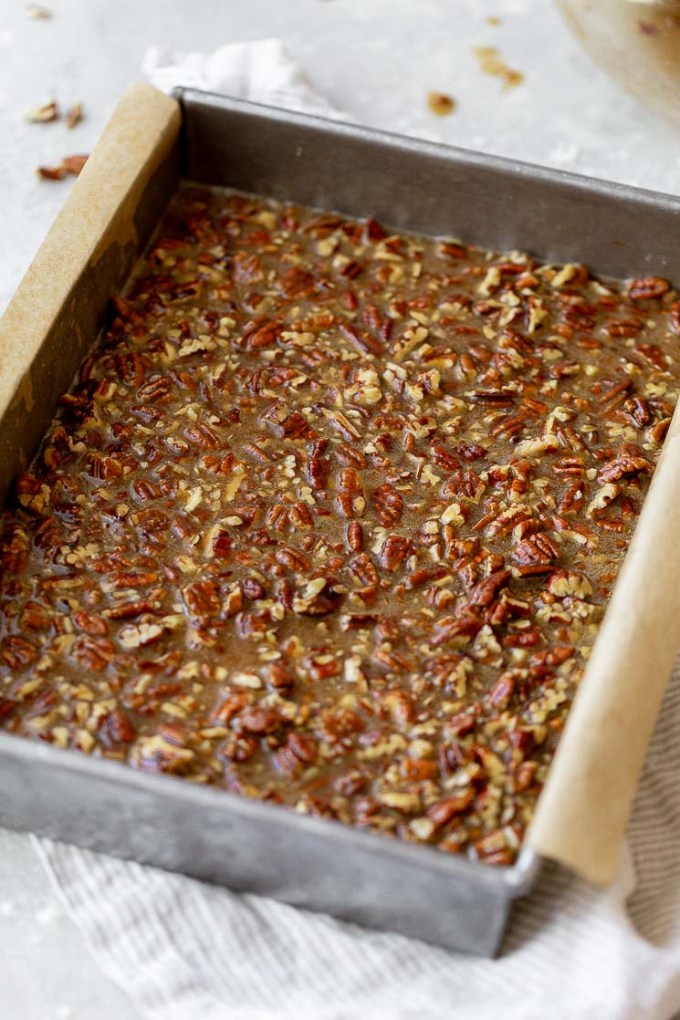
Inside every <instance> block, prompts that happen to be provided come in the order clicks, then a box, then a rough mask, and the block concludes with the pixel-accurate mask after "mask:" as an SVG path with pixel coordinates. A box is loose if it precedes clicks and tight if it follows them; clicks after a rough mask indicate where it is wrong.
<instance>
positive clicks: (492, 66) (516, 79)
mask: <svg viewBox="0 0 680 1020" xmlns="http://www.w3.org/2000/svg"><path fill="white" fill-rule="evenodd" d="M474 54H475V56H476V57H477V60H478V62H479V66H480V68H481V69H482V71H483V72H484V73H485V74H490V75H492V76H493V77H494V78H501V79H502V80H503V82H504V85H505V88H512V87H513V86H514V85H519V84H520V83H521V82H522V81H524V75H523V74H522V72H521V71H514V70H513V69H512V68H510V67H508V66H507V64H506V63H505V62H504V60H503V59H502V57H501V55H500V53H499V52H498V50H497V48H496V47H495V46H477V47H476V48H475V50H474Z"/></svg>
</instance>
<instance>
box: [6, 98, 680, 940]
mask: <svg viewBox="0 0 680 1020" xmlns="http://www.w3.org/2000/svg"><path fill="white" fill-rule="evenodd" d="M178 98H179V99H180V101H181V104H182V107H183V115H184V126H183V135H182V158H183V170H184V174H185V176H186V177H188V178H190V179H193V180H196V181H200V182H204V183H211V184H222V185H230V186H233V187H238V188H242V189H244V190H247V191H251V192H259V193H262V194H268V195H271V196H273V197H278V198H284V199H290V200H293V201H297V202H302V203H307V204H311V205H316V206H319V207H326V208H329V209H335V210H339V211H342V212H346V213H348V214H350V215H355V216H356V215H374V216H376V217H377V218H379V219H382V220H383V221H384V222H385V223H388V224H391V225H393V226H394V227H397V228H402V229H408V230H415V231H422V232H425V233H433V234H439V235H442V234H444V235H460V236H462V237H463V238H465V239H466V240H468V241H477V242H479V243H483V244H486V245H490V246H494V247H499V248H514V247H518V248H523V249H530V250H532V251H534V252H536V253H537V254H539V255H541V256H542V257H544V258H553V257H554V258H555V259H559V260H561V261H567V260H579V261H585V262H588V263H589V264H590V265H591V266H593V267H594V268H596V269H598V270H599V271H600V272H608V273H612V274H615V275H620V276H626V275H631V274H638V273H644V272H655V273H662V274H665V275H671V276H676V277H678V276H680V246H678V245H677V240H676V234H677V230H678V225H679V224H680V218H679V217H680V200H677V199H673V198H668V197H666V196H659V195H655V194H651V193H647V192H638V191H634V190H632V189H629V188H622V187H618V186H614V185H609V184H603V183H602V182H597V181H589V180H586V179H583V178H578V177H574V176H572V175H568V174H563V173H556V172H552V171H547V170H541V169H539V168H535V167H530V166H527V165H524V164H518V163H512V162H510V161H507V160H500V159H496V158H492V157H486V156H480V155H477V154H475V153H469V152H463V151H460V150H455V149H448V148H443V147H439V146H435V145H431V144H429V143H425V142H418V141H414V140H410V139H405V138H399V137H396V136H389V135H385V134H381V133H378V132H373V131H368V130H366V129H363V128H356V127H351V126H348V125H345V124H337V123H332V122H331V123H329V122H326V121H322V120H318V119H316V118H313V117H308V116H305V115H302V114H292V113H287V112H283V111H281V110H275V109H270V108H267V107H262V106H257V105H254V104H249V103H243V102H240V101H235V100H228V99H224V98H221V97H213V96H207V95H204V94H201V93H198V92H195V91H181V92H179V93H178ZM164 187H165V185H163V184H162V183H160V182H159V184H158V188H159V189H161V193H159V191H158V190H157V191H156V193H155V198H154V201H155V203H156V204H157V205H158V207H159V208H160V206H161V205H162V201H161V199H162V198H163V196H164V195H165V192H164V191H163V188H164ZM151 194H152V195H153V194H154V192H153V189H151ZM142 213H143V210H140V215H141V214H142ZM100 282H101V281H100ZM76 296H77V295H76ZM101 310H102V309H99V310H98V312H99V313H101ZM95 311H96V310H95ZM95 318H96V315H95V312H93V317H92V321H94V319H95ZM92 339H94V334H93V335H92ZM79 358H80V355H79V354H78V360H79ZM76 367H77V364H76V362H75V361H74V363H73V365H72V370H73V371H75V369H76ZM0 774H1V776H2V794H1V795H0V824H2V825H6V826H9V827H11V828H16V829H29V830H32V831H34V832H38V833H41V834H43V835H48V836H52V837H54V838H58V839H64V840H67V841H69V842H73V843H78V844H80V845H82V846H88V847H92V848H94V849H99V850H104V851H106V852H108V853H112V854H116V855H118V856H121V857H129V858H133V859H136V860H140V861H144V862H147V863H150V864H154V865H157V866H159V867H162V868H167V869H170V870H176V871H182V872H185V873H187V874H189V875H194V876H196V877H199V878H203V879H207V880H209V881H214V882H218V883H222V884H225V885H228V886H230V887H231V888H234V889H240V890H249V891H252V892H257V893H262V894H265V895H271V896H274V897H276V898H278V899H281V900H284V901H286V902H288V903H292V904H295V905H297V906H302V907H306V908H309V909H312V910H323V911H328V912H329V913H332V914H335V915H337V916H339V917H343V918H347V919H349V920H352V921H356V922H359V923H361V924H366V925H369V926H372V927H378V928H384V929H389V930H393V931H398V932H402V933H404V934H407V935H411V936H414V937H418V938H422V939H425V940H427V941H431V942H435V943H438V944H440V945H443V946H447V947H450V948H455V949H462V950H466V951H471V952H477V953H483V954H486V955H493V954H494V953H495V952H496V951H497V949H498V946H499V944H500V940H501V938H502V934H503V930H504V927H505V923H506V920H507V916H508V912H509V908H510V905H511V903H512V901H513V899H515V898H517V897H518V896H521V895H524V894H525V893H527V892H528V891H529V890H530V889H531V888H532V887H533V885H534V884H535V881H536V877H537V874H538V870H539V866H540V862H539V861H538V860H537V858H536V856H535V855H534V854H533V853H532V852H531V851H525V852H524V853H523V854H522V857H521V858H520V860H519V862H518V863H517V864H516V865H515V866H514V867H512V868H498V869H494V868H489V867H484V866H481V865H474V864H472V863H470V862H469V861H467V860H464V859H459V858H457V857H452V856H450V855H447V854H443V853H441V852H439V851H437V850H433V849H431V848H428V847H422V846H413V845H408V844H404V843H399V842H397V841H394V840H389V839H387V838H383V837H380V836H375V835H372V834H368V833H362V832H358V831H355V830H353V829H351V828H350V827H346V826H342V825H340V824H338V823H334V822H329V821H324V820H321V819H315V818H310V817H306V816H302V815H298V814H295V813H294V812H291V811H288V810H286V809H284V808H281V807H278V806H276V805H270V804H266V803H260V802H256V801H248V800H245V799H241V798H238V797H235V796H233V795H231V794H228V793H225V792H223V791H220V790H215V789H207V788H203V787H199V786H197V785H195V784H192V783H188V782H186V781H184V780H180V779H174V778H171V777H166V776H149V775H145V774H143V773H140V772H137V771H135V770H134V769H132V768H129V767H128V766H125V765H121V764H118V763H115V762H109V761H104V760H101V759H94V758H88V757H86V756H83V755H78V754H76V753H74V752H71V751H62V750H59V749H57V748H54V747H50V746H47V745H44V744H40V743H35V742H32V741H27V740H23V739H21V738H18V737H13V736H10V735H9V734H6V733H0Z"/></svg>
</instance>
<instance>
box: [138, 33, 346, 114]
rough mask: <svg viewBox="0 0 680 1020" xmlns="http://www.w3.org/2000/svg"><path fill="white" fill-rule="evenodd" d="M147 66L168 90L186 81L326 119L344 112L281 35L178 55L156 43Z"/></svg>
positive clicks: (145, 69) (144, 65)
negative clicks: (317, 84)
mask: <svg viewBox="0 0 680 1020" xmlns="http://www.w3.org/2000/svg"><path fill="white" fill-rule="evenodd" d="M142 70H143V72H144V74H145V75H146V76H147V77H148V79H149V80H150V82H151V84H152V85H155V86H156V88H158V89H161V91H163V92H172V90H173V89H174V88H175V87H176V86H178V85H183V86H184V87H185V88H195V89H205V90H206V91H208V92H223V93H224V94H225V95H229V96H236V97H237V98H238V99H250V100H251V101H252V102H254V103H267V104H269V105H270V106H285V107H286V108H287V109H289V110H304V111H305V112H306V113H317V114H320V115H321V116H324V117H332V118H338V117H341V116H342V117H344V116H345V115H344V114H341V113H340V112H339V111H338V110H337V109H336V108H335V107H334V106H333V105H332V104H331V103H329V101H328V100H327V99H326V97H325V96H322V95H321V94H320V93H319V92H317V91H316V89H315V88H314V87H313V86H312V85H311V84H310V82H309V81H308V80H307V77H306V75H305V74H304V72H303V70H302V68H301V67H300V65H299V64H298V63H297V62H296V61H295V60H293V59H292V57H291V56H290V55H289V54H288V53H287V51H286V49H285V48H284V45H283V43H282V42H281V40H280V39H258V40H257V41H256V42H246V43H227V45H226V46H220V48H219V49H218V50H215V52H214V53H174V52H173V51H172V50H168V49H164V48H163V47H161V46H151V47H150V48H149V49H148V50H147V51H146V53H145V55H144V59H143V61H142Z"/></svg>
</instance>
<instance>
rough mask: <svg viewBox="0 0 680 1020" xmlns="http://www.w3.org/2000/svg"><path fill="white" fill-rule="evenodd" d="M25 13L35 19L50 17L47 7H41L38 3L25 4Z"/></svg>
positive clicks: (50, 13)
mask: <svg viewBox="0 0 680 1020" xmlns="http://www.w3.org/2000/svg"><path fill="white" fill-rule="evenodd" d="M26 14H27V15H28V17H29V18H33V19H34V20H35V21H48V20H49V19H50V18H51V17H52V11H51V10H50V9H49V7H42V6H41V5H40V4H26Z"/></svg>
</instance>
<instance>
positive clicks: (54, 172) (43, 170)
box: [37, 156, 88, 181]
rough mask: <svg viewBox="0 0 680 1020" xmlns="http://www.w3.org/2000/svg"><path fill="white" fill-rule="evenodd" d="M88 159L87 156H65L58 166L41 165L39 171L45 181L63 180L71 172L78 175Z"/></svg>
mask: <svg viewBox="0 0 680 1020" xmlns="http://www.w3.org/2000/svg"><path fill="white" fill-rule="evenodd" d="M87 159H88V157H87V156H64V158H63V159H62V161H61V163H60V164H59V165H58V166H40V167H38V170H37V173H38V175H39V176H40V177H41V178H42V180H44V181H61V180H63V179H64V177H67V176H68V175H69V174H71V175H73V176H74V177H77V176H78V174H79V173H80V172H81V170H82V169H83V167H84V166H85V164H86V162H87Z"/></svg>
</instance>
